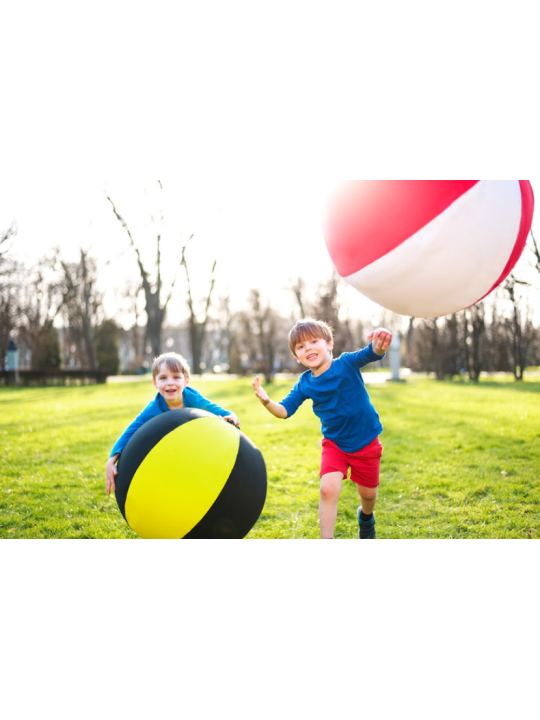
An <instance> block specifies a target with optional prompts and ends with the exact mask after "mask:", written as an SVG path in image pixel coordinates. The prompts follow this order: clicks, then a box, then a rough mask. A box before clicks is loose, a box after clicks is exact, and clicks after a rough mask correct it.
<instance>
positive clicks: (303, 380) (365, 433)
mask: <svg viewBox="0 0 540 720" xmlns="http://www.w3.org/2000/svg"><path fill="white" fill-rule="evenodd" d="M382 357H384V355H383V356H381V355H377V353H375V352H374V351H373V349H372V346H371V343H370V344H369V345H368V347H366V348H364V349H363V350H359V351H358V352H353V353H343V355H341V357H339V358H337V359H335V360H332V364H331V366H330V367H329V368H328V370H327V371H326V372H324V373H323V374H322V375H318V376H314V375H313V374H312V372H311V370H308V371H307V372H305V373H303V374H302V375H301V376H300V380H299V381H298V382H297V383H296V385H295V386H294V388H293V389H292V390H291V392H290V393H289V395H288V396H287V397H286V398H285V399H284V400H282V401H281V403H280V404H281V405H283V407H284V408H285V410H286V411H287V417H291V416H292V415H294V413H295V412H296V411H297V410H298V408H299V407H300V406H301V405H302V403H303V402H305V401H306V400H309V399H311V400H313V412H314V413H315V415H316V416H317V417H318V418H319V420H320V421H321V430H322V434H323V436H324V437H325V438H328V439H329V440H332V441H333V442H335V444H336V445H337V446H338V447H339V448H340V449H341V450H343V451H344V452H349V453H354V452H358V450H361V449H362V448H363V447H365V446H366V445H369V443H370V442H372V441H373V440H375V438H376V437H378V436H379V435H380V434H381V432H382V430H383V426H382V424H381V421H380V419H379V415H378V413H377V411H376V410H375V408H374V406H373V404H372V402H371V400H370V397H369V395H368V392H367V390H366V386H365V385H364V380H363V378H362V374H361V373H360V368H362V367H364V365H367V364H368V363H371V362H375V361H376V360H381V359H382Z"/></svg>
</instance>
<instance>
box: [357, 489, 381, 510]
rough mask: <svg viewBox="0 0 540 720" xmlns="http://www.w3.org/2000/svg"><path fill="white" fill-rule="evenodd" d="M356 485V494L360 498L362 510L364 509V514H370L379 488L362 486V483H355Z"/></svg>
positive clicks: (373, 508)
mask: <svg viewBox="0 0 540 720" xmlns="http://www.w3.org/2000/svg"><path fill="white" fill-rule="evenodd" d="M356 487H357V488H358V494H359V495H360V499H361V500H362V510H363V511H364V515H371V513H372V512H373V511H374V510H375V503H376V502H377V493H378V491H379V488H368V487H363V486H362V485H357V486H356Z"/></svg>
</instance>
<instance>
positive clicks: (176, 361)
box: [152, 352, 189, 380]
mask: <svg viewBox="0 0 540 720" xmlns="http://www.w3.org/2000/svg"><path fill="white" fill-rule="evenodd" d="M162 365H166V366H167V368H168V369H169V370H170V371H171V372H177V373H182V375H185V376H186V377H187V378H188V377H189V365H188V364H187V362H186V360H185V359H184V358H183V357H182V356H181V355H179V354H178V353H173V352H170V353H163V354H162V355H160V356H159V357H157V358H154V362H153V363H152V377H153V378H154V380H155V379H156V377H157V376H158V375H159V369H160V368H161V366H162Z"/></svg>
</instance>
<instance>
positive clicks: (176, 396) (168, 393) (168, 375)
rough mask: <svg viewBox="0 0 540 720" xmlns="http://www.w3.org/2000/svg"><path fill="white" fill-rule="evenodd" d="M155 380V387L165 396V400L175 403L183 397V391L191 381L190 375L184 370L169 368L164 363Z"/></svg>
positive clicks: (168, 402)
mask: <svg viewBox="0 0 540 720" xmlns="http://www.w3.org/2000/svg"><path fill="white" fill-rule="evenodd" d="M153 382H154V387H155V388H156V389H157V391H158V392H159V394H160V395H162V396H163V398H164V399H165V402H166V403H167V404H170V403H172V404H175V403H178V402H179V401H180V400H181V399H182V393H183V391H184V388H185V387H186V385H187V384H188V383H189V377H186V376H185V375H184V373H182V372H176V371H175V370H169V368H168V367H167V366H166V365H162V366H161V367H160V368H159V372H158V374H157V375H156V377H155V378H154V379H153Z"/></svg>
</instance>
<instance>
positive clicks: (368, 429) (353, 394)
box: [253, 319, 392, 540]
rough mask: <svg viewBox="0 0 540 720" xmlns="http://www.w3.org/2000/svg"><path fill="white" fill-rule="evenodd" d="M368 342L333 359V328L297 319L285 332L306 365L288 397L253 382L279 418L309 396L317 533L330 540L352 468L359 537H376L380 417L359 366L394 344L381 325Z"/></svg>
mask: <svg viewBox="0 0 540 720" xmlns="http://www.w3.org/2000/svg"><path fill="white" fill-rule="evenodd" d="M368 340H370V341H371V342H370V345H368V347H366V348H364V349H363V350H359V351H358V352H354V353H343V355H341V357H339V358H337V359H335V360H334V358H333V356H332V351H333V347H334V338H333V334H332V329H331V328H330V327H329V326H328V325H327V324H326V323H325V322H322V321H320V320H312V319H306V320H301V321H300V322H297V323H296V325H295V326H294V327H293V329H292V330H291V332H290V334H289V348H290V350H291V352H292V354H293V355H294V357H295V358H296V360H297V361H298V362H299V363H301V364H302V365H304V366H305V367H307V368H309V369H308V371H307V372H305V373H303V375H301V376H300V380H299V381H298V382H297V383H296V385H295V386H294V388H293V389H292V390H291V392H290V393H289V395H288V396H287V397H286V398H285V399H284V400H282V401H281V402H280V403H275V402H273V401H272V400H271V399H270V398H269V397H268V395H267V393H266V392H265V390H264V389H263V388H262V387H261V384H260V380H259V378H258V377H256V378H255V380H254V381H253V387H254V388H255V394H256V395H257V397H258V398H259V400H260V401H261V402H262V404H263V405H264V406H265V407H266V409H267V410H268V411H269V412H270V413H272V415H274V416H275V417H278V418H283V419H286V418H289V417H291V416H292V415H294V413H295V412H296V411H297V410H298V408H299V407H300V405H302V403H303V402H304V401H305V400H308V399H311V400H313V412H314V413H315V415H317V417H318V418H319V419H320V421H321V426H322V434H323V436H324V437H323V441H322V458H321V492H320V502H319V522H320V526H321V537H322V538H323V539H331V538H333V537H334V529H335V525H336V519H337V506H338V500H339V494H340V492H341V486H342V483H343V480H344V478H346V477H347V475H348V471H349V468H351V480H352V481H353V482H354V483H356V486H357V488H358V493H359V495H360V498H361V502H362V504H361V506H360V507H359V508H358V522H359V535H358V536H359V537H360V538H361V539H370V540H372V539H375V516H374V514H373V511H374V509H375V503H376V502H377V492H378V487H379V471H380V464H381V456H382V445H381V443H380V440H379V435H380V433H381V432H382V429H383V427H382V425H381V421H380V420H379V416H378V414H377V411H376V410H375V408H374V407H373V405H372V403H371V400H370V398H369V395H368V393H367V390H366V387H365V385H364V381H363V379H362V375H361V373H360V368H362V367H364V365H367V364H368V363H370V362H374V361H376V360H380V359H381V358H382V357H384V355H385V353H386V351H387V350H388V348H389V347H390V344H391V343H392V333H391V332H389V331H388V330H385V329H384V328H379V329H377V330H374V331H373V332H372V333H370V334H369V336H368Z"/></svg>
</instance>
